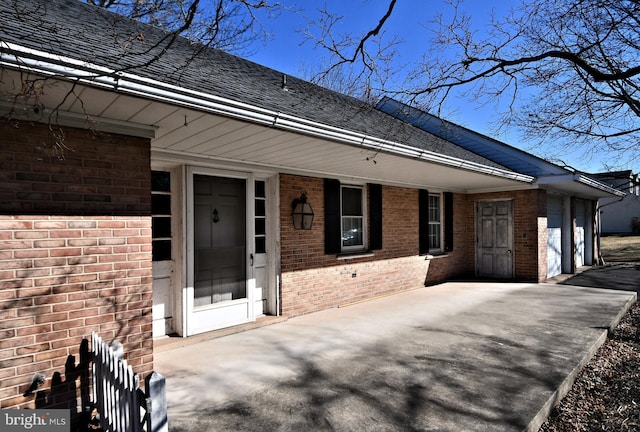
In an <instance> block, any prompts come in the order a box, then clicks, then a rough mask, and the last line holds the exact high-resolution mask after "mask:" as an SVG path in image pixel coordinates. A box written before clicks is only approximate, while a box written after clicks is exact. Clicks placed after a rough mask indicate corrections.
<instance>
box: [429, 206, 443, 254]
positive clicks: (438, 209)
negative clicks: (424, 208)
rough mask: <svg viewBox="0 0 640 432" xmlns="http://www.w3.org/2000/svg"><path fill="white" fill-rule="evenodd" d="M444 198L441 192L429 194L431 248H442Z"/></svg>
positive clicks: (433, 249) (437, 249) (438, 249)
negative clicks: (441, 197)
mask: <svg viewBox="0 0 640 432" xmlns="http://www.w3.org/2000/svg"><path fill="white" fill-rule="evenodd" d="M441 203H442V200H441V199H440V194H429V250H430V251H440V250H441V249H442V217H441V215H442V205H441Z"/></svg>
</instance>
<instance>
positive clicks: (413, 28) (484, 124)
mask: <svg viewBox="0 0 640 432" xmlns="http://www.w3.org/2000/svg"><path fill="white" fill-rule="evenodd" d="M280 1H281V3H283V4H284V5H286V6H290V7H291V8H292V9H296V10H299V12H298V13H296V14H294V13H283V14H282V16H281V17H280V18H279V19H277V20H265V21H264V24H265V26H266V27H267V31H269V32H271V33H272V34H273V39H272V40H271V41H270V42H268V43H267V45H266V46H262V45H256V47H255V53H253V54H251V55H248V56H246V57H247V58H249V59H250V60H252V61H255V62H257V63H260V64H263V65H265V66H268V67H271V68H274V69H277V70H279V71H282V72H284V73H287V74H289V75H292V76H297V77H301V78H305V77H307V76H308V74H309V70H312V69H314V68H318V67H319V66H318V65H319V64H321V63H322V59H323V58H324V57H326V54H325V53H324V52H323V51H322V50H321V49H316V48H315V47H314V46H313V44H312V43H311V42H306V43H303V40H304V38H303V36H302V35H301V34H300V33H299V32H300V30H301V29H303V28H304V26H305V25H306V22H307V21H306V18H305V17H314V16H317V9H318V8H322V7H323V5H325V4H326V6H327V9H328V10H331V11H336V13H338V14H340V15H343V16H344V20H343V24H342V25H343V27H344V29H345V30H344V31H349V32H352V33H357V32H366V31H368V30H370V29H371V28H373V27H374V26H375V25H376V24H377V23H378V20H379V19H380V18H381V17H382V16H383V15H384V13H385V11H386V10H387V7H388V0H298V1H296V0H280ZM518 4H519V1H518V0H466V1H465V2H464V3H463V8H464V9H465V10H466V11H468V12H469V13H470V14H471V16H472V17H474V24H475V25H477V26H479V27H482V26H483V25H484V24H485V22H488V21H489V19H490V14H491V12H492V11H493V12H494V13H495V14H496V16H501V15H504V14H506V13H507V12H508V10H509V9H510V8H511V7H517V6H518ZM447 11H450V7H449V6H448V5H447V4H446V3H445V2H444V0H398V3H397V5H396V8H395V10H394V13H393V15H392V16H391V18H390V20H389V21H388V22H387V25H386V26H385V29H386V31H387V33H388V34H389V35H390V34H395V35H398V37H399V38H400V39H402V40H403V41H404V43H403V44H402V45H401V46H399V47H398V51H399V56H398V59H399V61H401V62H403V63H413V62H415V61H418V60H419V59H420V57H421V55H422V53H424V52H425V51H426V50H427V49H428V40H429V37H430V32H429V31H428V29H427V28H426V27H427V26H428V23H429V21H430V20H432V19H433V18H434V17H435V15H436V14H438V13H440V12H444V13H447ZM444 117H445V118H446V119H447V120H450V121H453V122H455V123H458V124H461V125H463V126H465V127H468V128H470V129H472V130H475V131H477V132H480V133H482V134H485V135H487V136H490V137H493V138H496V139H499V140H501V141H503V142H506V143H507V144H510V145H513V146H515V147H519V148H521V149H523V150H525V151H528V152H531V153H533V154H536V155H537V156H540V157H553V156H554V155H553V151H554V149H553V148H552V147H550V148H547V149H541V148H537V147H534V146H533V144H532V143H528V142H527V141H526V140H524V139H523V138H522V137H521V134H520V132H519V131H518V130H516V129H510V130H506V131H505V130H503V131H501V132H500V133H498V132H497V127H496V125H495V122H496V121H497V120H498V114H497V112H496V109H495V106H492V105H488V106H479V105H477V104H472V103H469V102H468V101H467V100H466V99H463V98H452V99H450V100H449V102H448V104H447V106H446V112H445V114H444ZM561 158H562V160H564V161H565V162H567V163H568V164H569V165H571V166H573V167H575V168H576V169H578V170H582V171H587V172H597V171H603V170H604V169H605V168H604V167H603V165H602V162H601V161H600V160H599V159H598V158H597V157H596V158H593V159H591V160H588V159H585V158H582V157H581V155H580V154H579V153H578V152H576V153H573V154H571V153H569V154H567V153H566V152H565V153H563V154H562V157H561ZM619 168H620V169H633V170H634V172H638V171H640V167H639V166H637V163H636V166H621V167H619Z"/></svg>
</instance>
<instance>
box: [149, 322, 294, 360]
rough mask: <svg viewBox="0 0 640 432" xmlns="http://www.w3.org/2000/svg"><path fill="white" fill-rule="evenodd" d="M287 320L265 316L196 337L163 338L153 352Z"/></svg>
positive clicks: (174, 336) (156, 344) (157, 342)
mask: <svg viewBox="0 0 640 432" xmlns="http://www.w3.org/2000/svg"><path fill="white" fill-rule="evenodd" d="M287 319H288V318H287V317H284V316H272V315H264V316H261V317H258V318H256V320H255V321H252V322H248V323H245V324H239V325H235V326H231V327H226V328H223V329H219V330H213V331H210V332H205V333H200V334H197V335H194V336H189V337H182V336H179V335H177V334H173V335H168V336H161V337H159V338H155V339H154V340H153V352H154V353H155V352H164V351H169V350H172V349H176V348H181V347H184V346H188V345H193V344H197V343H200V342H205V341H208V340H211V339H217V338H221V337H224V336H229V335H232V334H236V333H241V332H244V331H248V330H254V329H257V328H260V327H266V326H269V325H272V324H278V323H281V322H284V321H287Z"/></svg>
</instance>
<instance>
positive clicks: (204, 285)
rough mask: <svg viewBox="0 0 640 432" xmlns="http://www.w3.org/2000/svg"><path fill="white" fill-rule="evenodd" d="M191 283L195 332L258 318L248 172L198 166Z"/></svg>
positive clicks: (193, 181)
mask: <svg viewBox="0 0 640 432" xmlns="http://www.w3.org/2000/svg"><path fill="white" fill-rule="evenodd" d="M190 177H191V179H190V181H191V185H192V188H191V191H190V194H189V196H190V198H191V199H190V200H189V202H190V205H191V206H192V211H191V223H190V230H189V240H188V242H189V244H188V256H189V263H190V264H189V269H188V275H189V276H188V277H189V279H190V280H189V283H188V289H187V299H186V300H187V301H186V303H187V317H186V320H187V333H188V334H189V335H192V334H196V333H202V332H205V331H210V330H215V329H219V328H223V327H229V326H233V325H237V324H241V323H245V322H248V321H252V320H253V319H254V312H253V310H254V307H253V303H252V302H253V290H254V289H253V286H252V285H253V283H249V282H250V279H251V280H253V279H252V277H250V276H251V269H250V266H251V265H252V264H253V263H252V262H251V261H253V260H252V259H251V258H252V253H253V250H252V248H248V245H249V244H250V242H248V241H247V239H249V238H251V237H252V232H253V230H252V229H251V227H250V224H248V223H247V221H249V220H251V219H250V215H251V214H252V212H251V210H252V205H251V201H250V200H248V199H247V197H248V196H251V192H252V191H253V185H252V183H251V182H250V181H249V178H248V176H245V177H226V176H219V175H207V174H200V173H196V172H192V175H191V176H190Z"/></svg>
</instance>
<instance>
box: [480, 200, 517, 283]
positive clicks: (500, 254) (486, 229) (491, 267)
mask: <svg viewBox="0 0 640 432" xmlns="http://www.w3.org/2000/svg"><path fill="white" fill-rule="evenodd" d="M476 224H477V225H476V233H477V236H476V237H477V238H476V240H477V241H476V275H477V276H479V277H488V278H499V279H511V278H513V204H512V201H510V200H505V201H479V202H478V203H477V205H476Z"/></svg>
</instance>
